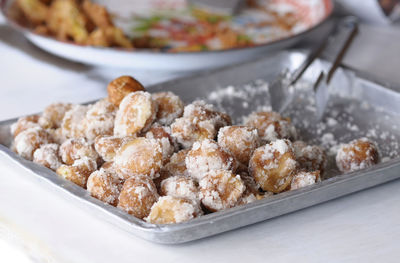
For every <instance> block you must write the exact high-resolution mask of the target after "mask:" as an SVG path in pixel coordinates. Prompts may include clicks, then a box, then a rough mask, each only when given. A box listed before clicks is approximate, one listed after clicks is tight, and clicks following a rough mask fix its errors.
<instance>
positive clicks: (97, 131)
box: [81, 99, 117, 141]
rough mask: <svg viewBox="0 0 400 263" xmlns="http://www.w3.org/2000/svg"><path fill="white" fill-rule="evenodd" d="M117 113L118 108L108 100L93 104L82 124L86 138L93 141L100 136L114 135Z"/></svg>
mask: <svg viewBox="0 0 400 263" xmlns="http://www.w3.org/2000/svg"><path fill="white" fill-rule="evenodd" d="M116 112H117V107H116V106H115V105H114V104H112V103H110V102H109V101H108V100H107V99H102V100H99V101H98V102H96V103H95V104H93V105H92V106H91V107H90V109H89V110H88V111H87V112H86V116H85V118H84V119H83V120H82V122H81V125H82V130H83V133H84V135H85V137H86V138H87V139H88V140H90V141H93V140H94V139H95V138H96V137H97V136H99V135H112V134H113V130H114V121H115V114H116Z"/></svg>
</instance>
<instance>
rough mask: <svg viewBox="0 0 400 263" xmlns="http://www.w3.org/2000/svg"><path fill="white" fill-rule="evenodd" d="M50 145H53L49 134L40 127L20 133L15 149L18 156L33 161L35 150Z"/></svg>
mask: <svg viewBox="0 0 400 263" xmlns="http://www.w3.org/2000/svg"><path fill="white" fill-rule="evenodd" d="M48 143H51V138H50V136H49V134H48V132H46V131H45V130H44V129H42V128H40V127H33V128H29V129H26V130H24V131H22V132H20V133H19V134H18V135H17V137H15V140H14V147H15V151H16V153H17V154H18V155H20V156H21V157H22V158H24V159H27V160H30V161H32V159H33V153H34V152H35V150H36V149H38V148H39V147H40V146H41V145H43V144H48Z"/></svg>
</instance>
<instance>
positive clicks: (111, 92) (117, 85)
mask: <svg viewBox="0 0 400 263" xmlns="http://www.w3.org/2000/svg"><path fill="white" fill-rule="evenodd" d="M135 91H145V89H144V87H143V85H142V84H141V83H140V82H139V81H137V80H136V79H134V78H132V77H130V76H121V77H118V78H116V79H114V80H113V81H111V82H110V83H109V84H108V86H107V92H108V100H109V101H110V102H111V103H113V104H114V105H115V106H119V104H120V103H121V101H122V99H123V98H125V96H126V95H128V94H129V93H132V92H135Z"/></svg>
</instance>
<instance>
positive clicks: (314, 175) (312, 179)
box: [288, 171, 321, 190]
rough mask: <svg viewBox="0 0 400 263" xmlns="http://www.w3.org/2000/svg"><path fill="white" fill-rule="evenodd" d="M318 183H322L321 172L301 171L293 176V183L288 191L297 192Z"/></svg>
mask: <svg viewBox="0 0 400 263" xmlns="http://www.w3.org/2000/svg"><path fill="white" fill-rule="evenodd" d="M318 182H321V177H320V172H319V171H313V172H307V171H300V172H298V173H296V174H295V175H294V176H293V179H292V182H291V183H290V185H289V187H288V190H296V189H299V188H302V187H305V186H309V185H313V184H315V183H318Z"/></svg>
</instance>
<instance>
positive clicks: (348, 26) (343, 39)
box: [325, 16, 358, 84]
mask: <svg viewBox="0 0 400 263" xmlns="http://www.w3.org/2000/svg"><path fill="white" fill-rule="evenodd" d="M357 33H358V19H357V18H356V17H352V16H350V17H346V18H345V19H344V20H343V21H341V22H340V23H339V26H338V32H337V34H336V35H335V39H334V40H335V43H338V44H339V45H332V44H331V45H329V46H330V47H332V48H333V50H332V49H329V48H328V49H326V50H325V51H326V52H332V54H330V55H332V56H333V57H334V58H335V59H334V61H333V62H332V66H331V67H330V69H329V71H328V75H327V78H326V83H327V84H329V82H330V81H331V79H332V77H333V74H334V73H335V71H336V69H337V68H338V67H339V66H340V64H341V62H342V59H343V57H344V55H345V54H346V51H347V50H348V48H349V47H350V44H351V42H352V41H353V39H354V37H355V36H356V35H357ZM334 48H336V49H334Z"/></svg>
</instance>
